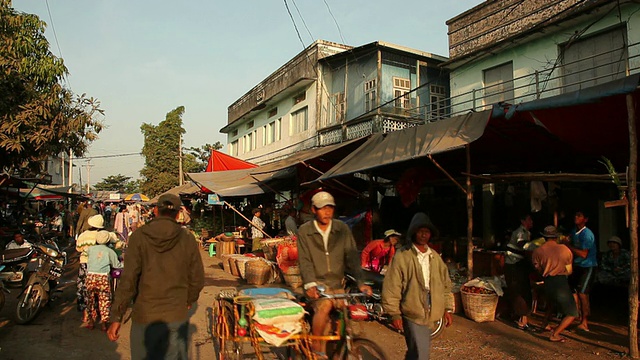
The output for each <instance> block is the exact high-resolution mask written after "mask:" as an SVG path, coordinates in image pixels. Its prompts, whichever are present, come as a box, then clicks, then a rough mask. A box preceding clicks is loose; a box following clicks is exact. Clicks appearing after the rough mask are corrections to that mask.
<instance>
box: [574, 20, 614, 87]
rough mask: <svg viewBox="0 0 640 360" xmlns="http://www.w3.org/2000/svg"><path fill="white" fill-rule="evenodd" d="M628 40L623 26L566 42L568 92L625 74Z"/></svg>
mask: <svg viewBox="0 0 640 360" xmlns="http://www.w3.org/2000/svg"><path fill="white" fill-rule="evenodd" d="M626 43H627V39H626V28H625V27H620V28H616V29H613V30H609V31H606V32H604V33H600V34H597V35H594V36H590V37H586V38H581V39H579V40H577V41H575V42H573V43H571V44H565V45H563V48H564V49H562V50H561V51H562V69H563V75H564V78H563V83H564V85H565V88H564V91H565V92H570V91H576V90H579V89H584V88H587V87H590V86H594V85H597V84H602V83H605V82H607V81H612V80H616V79H620V78H623V77H625V76H626V73H627V47H626V45H625V44H626ZM567 46H568V47H567Z"/></svg>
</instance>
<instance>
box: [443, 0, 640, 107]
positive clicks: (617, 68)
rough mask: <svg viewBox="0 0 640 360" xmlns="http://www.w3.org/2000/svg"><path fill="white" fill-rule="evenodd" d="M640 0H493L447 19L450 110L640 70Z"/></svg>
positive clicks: (565, 88) (585, 84)
mask: <svg viewBox="0 0 640 360" xmlns="http://www.w3.org/2000/svg"><path fill="white" fill-rule="evenodd" d="M638 10H640V4H638V3H637V2H633V1H625V0H622V1H613V0H546V1H519V0H488V1H485V2H483V3H482V4H480V5H478V6H476V7H474V8H472V9H470V10H468V11H466V12H464V13H462V14H460V15H458V16H456V17H454V18H452V19H450V20H449V21H447V26H448V29H449V61H448V62H447V63H446V64H445V66H446V67H447V68H448V69H450V70H451V106H452V111H451V113H453V114H457V113H461V112H466V111H468V110H471V109H474V110H481V109H486V108H488V107H490V106H491V105H493V104H495V103H498V102H505V103H508V104H518V103H522V102H526V101H531V100H535V99H540V98H546V97H551V96H554V95H559V94H562V93H567V92H571V91H575V90H578V89H585V88H588V87H590V86H593V85H598V84H603V83H606V82H608V81H611V80H615V79H620V78H623V77H625V76H627V75H630V74H634V73H637V72H638V71H639V70H640V56H639V55H640V12H639V11H638Z"/></svg>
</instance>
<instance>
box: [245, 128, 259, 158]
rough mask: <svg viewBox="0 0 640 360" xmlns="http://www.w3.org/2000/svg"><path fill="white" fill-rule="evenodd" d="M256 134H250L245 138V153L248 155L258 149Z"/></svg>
mask: <svg viewBox="0 0 640 360" xmlns="http://www.w3.org/2000/svg"><path fill="white" fill-rule="evenodd" d="M254 134H255V131H254V132H250V133H248V134H247V135H245V136H244V152H245V153H248V152H250V151H251V150H253V149H255V148H256V138H255V136H254Z"/></svg>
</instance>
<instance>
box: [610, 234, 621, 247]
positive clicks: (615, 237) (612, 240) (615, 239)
mask: <svg viewBox="0 0 640 360" xmlns="http://www.w3.org/2000/svg"><path fill="white" fill-rule="evenodd" d="M610 242H614V243H616V244H618V245H620V246H622V240H621V239H620V238H619V237H617V236H612V237H610V238H609V240H608V241H607V243H610Z"/></svg>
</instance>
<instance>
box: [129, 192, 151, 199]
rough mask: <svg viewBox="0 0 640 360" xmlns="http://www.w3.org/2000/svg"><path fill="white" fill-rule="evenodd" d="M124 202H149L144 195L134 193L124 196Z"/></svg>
mask: <svg viewBox="0 0 640 360" xmlns="http://www.w3.org/2000/svg"><path fill="white" fill-rule="evenodd" d="M124 201H149V197H148V196H147V195H144V194H140V193H135V194H129V195H127V196H125V198H124Z"/></svg>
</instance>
